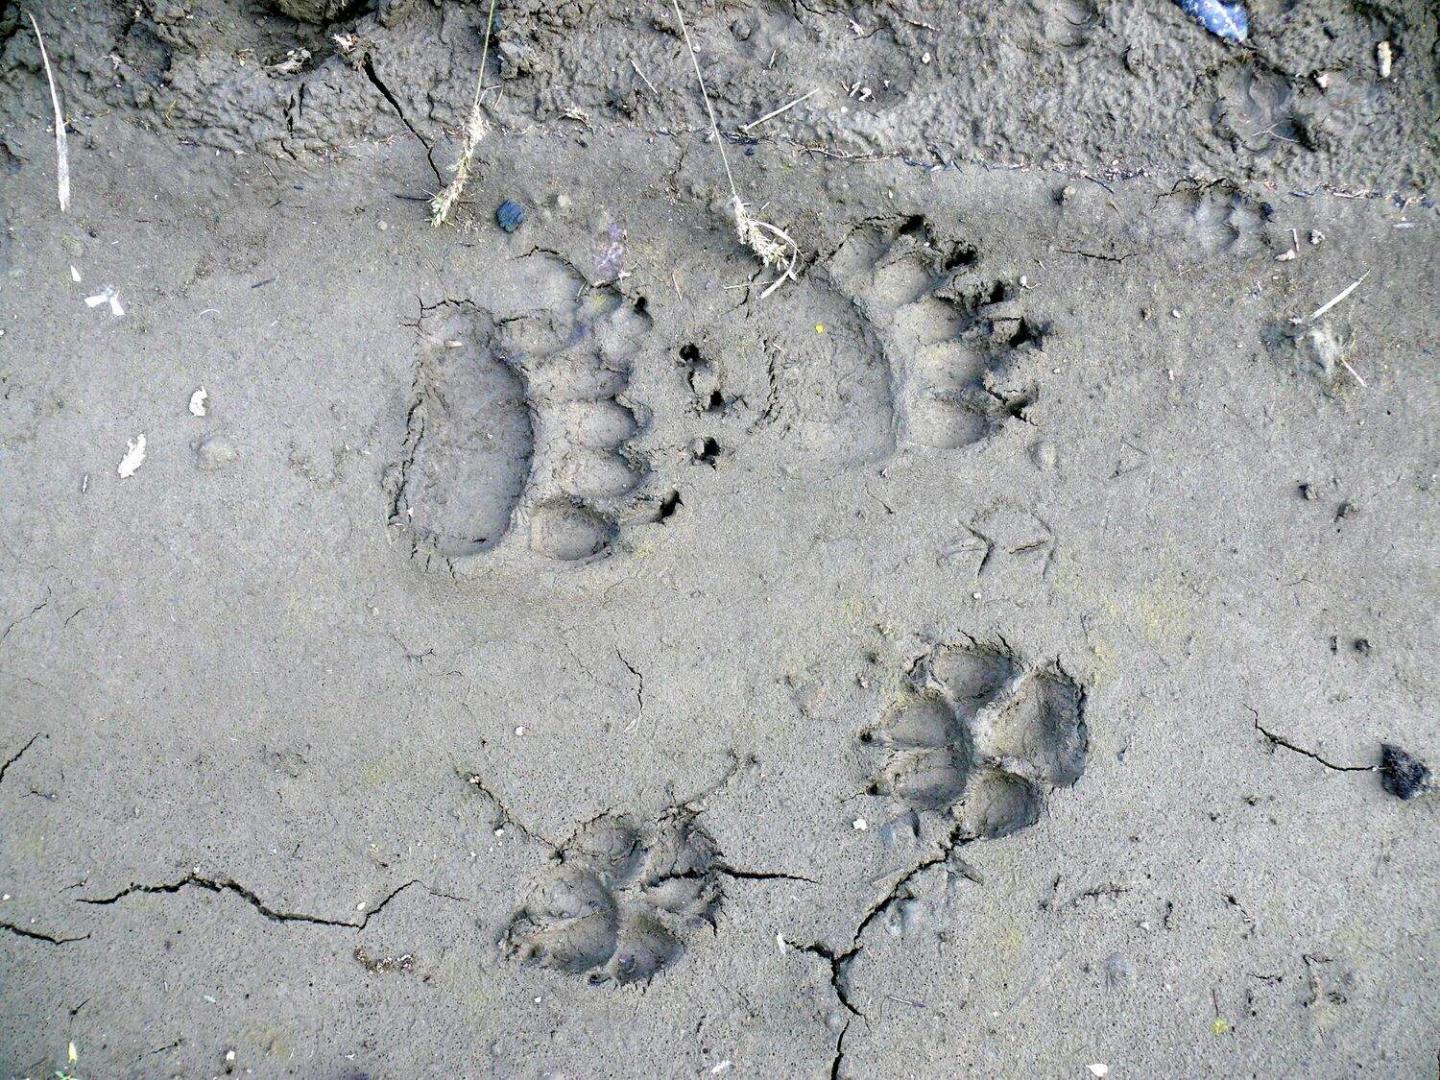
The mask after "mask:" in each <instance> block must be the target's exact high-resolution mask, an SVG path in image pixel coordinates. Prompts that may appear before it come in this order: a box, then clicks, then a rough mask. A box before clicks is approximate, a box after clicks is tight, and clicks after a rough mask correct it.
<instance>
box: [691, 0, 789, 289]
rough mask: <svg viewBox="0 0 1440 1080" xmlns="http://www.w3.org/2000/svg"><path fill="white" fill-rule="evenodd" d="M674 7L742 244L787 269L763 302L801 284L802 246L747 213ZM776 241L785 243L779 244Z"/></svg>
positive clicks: (765, 261) (768, 262)
mask: <svg viewBox="0 0 1440 1080" xmlns="http://www.w3.org/2000/svg"><path fill="white" fill-rule="evenodd" d="M670 3H671V5H672V6H673V7H674V8H675V18H676V20H677V21H678V22H679V23H680V35H681V37H682V39H683V40H684V42H685V51H686V52H687V53H688V54H689V55H690V63H691V65H692V66H693V67H694V68H695V81H696V82H698V83H699V84H700V98H701V100H703V101H704V102H705V115H706V116H708V117H709V118H710V136H711V138H713V139H714V140H715V148H716V149H717V150H719V151H720V163H721V164H722V165H724V166H725V179H726V181H727V182H728V183H729V184H730V210H731V212H732V213H733V214H734V215H735V229H736V231H737V233H738V234H739V237H740V242H741V243H742V244H744V245H745V246H746V247H748V248H749V249H750V250H751V251H753V252H754V253H755V254H756V255H757V256H759V258H760V262H761V264H762V265H764V266H767V267H777V268H778V267H780V266H782V265H783V266H784V267H785V269H784V271H783V272H782V273H781V274H780V276H779V277H778V278H776V279H775V280H774V281H772V282H771V283H770V285H769V287H768V288H766V290H765V292H764V293H763V294H762V298H763V297H765V296H769V295H770V294H771V293H773V292H774V291H775V290H776V289H778V288H779V287H780V284H781V282H783V281H787V280H789V281H797V280H799V279H798V278H796V277H795V264H796V263H797V262H798V261H799V260H800V245H799V244H797V243H796V242H795V241H794V240H793V239H791V238H790V236H789V235H788V234H786V233H785V231H784V230H782V229H779V228H777V227H776V226H774V225H771V224H770V223H769V222H768V221H759V220H757V219H755V218H753V217H751V216H750V213H749V211H747V210H746V209H745V200H743V199H742V198H740V189H739V188H737V187H736V186H735V174H734V173H733V172H731V171H730V158H729V155H727V154H726V153H725V139H724V137H723V136H721V134H720V125H719V124H718V123H716V121H715V109H714V107H713V106H712V105H711V104H710V91H708V90H707V89H705V76H704V75H703V74H702V73H701V71H700V61H699V59H698V58H697V57H696V54H695V46H694V45H693V44H692V43H691V41H690V29H689V27H687V26H686V25H685V14H684V12H682V11H681V10H680V0H670ZM776 237H778V238H779V240H780V241H782V242H781V243H777V242H776V240H775V238H776ZM787 260H788V261H787Z"/></svg>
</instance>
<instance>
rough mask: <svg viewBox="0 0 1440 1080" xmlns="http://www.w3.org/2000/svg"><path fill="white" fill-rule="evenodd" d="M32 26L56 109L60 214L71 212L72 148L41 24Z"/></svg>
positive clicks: (56, 149) (33, 17) (33, 19)
mask: <svg viewBox="0 0 1440 1080" xmlns="http://www.w3.org/2000/svg"><path fill="white" fill-rule="evenodd" d="M25 14H26V15H28V16H29V17H30V25H31V26H33V27H34V28H35V41H36V44H38V45H39V46H40V60H41V62H42V63H44V65H45V81H46V82H48V83H49V84H50V104H51V105H53V106H54V108H55V186H56V188H57V189H58V193H59V195H60V212H61V213H62V214H68V213H69V212H70V148H69V146H68V145H67V143H66V141H65V114H64V112H62V111H61V109H60V92H59V91H58V90H56V89H55V72H54V71H53V70H51V68H50V54H49V53H47V52H46V51H45V39H44V38H43V37H41V36H40V24H39V23H37V22H36V21H35V16H34V15H31V14H30V12H28V11H27V12H26V13H25Z"/></svg>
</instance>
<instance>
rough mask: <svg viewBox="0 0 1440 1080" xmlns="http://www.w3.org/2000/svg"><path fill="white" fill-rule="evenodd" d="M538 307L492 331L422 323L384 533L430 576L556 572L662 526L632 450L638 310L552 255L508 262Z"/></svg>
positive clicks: (471, 311) (452, 316)
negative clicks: (489, 560) (511, 566)
mask: <svg viewBox="0 0 1440 1080" xmlns="http://www.w3.org/2000/svg"><path fill="white" fill-rule="evenodd" d="M516 263H517V265H518V266H520V267H522V268H523V269H522V270H521V271H517V273H521V274H524V275H525V276H526V277H527V278H528V280H526V281H524V282H523V283H522V284H523V285H524V286H525V290H524V294H525V295H527V296H529V297H530V298H532V300H533V301H535V302H536V303H537V307H536V308H535V309H532V310H530V311H527V312H522V313H519V314H514V315H509V316H505V317H499V316H496V315H494V314H491V313H488V312H485V311H483V310H481V309H480V308H478V307H477V306H476V305H474V304H472V303H470V302H468V301H444V302H442V303H440V304H437V305H435V306H433V307H428V308H424V309H423V310H422V314H421V319H420V322H419V323H418V327H417V328H418V330H419V334H420V339H421V345H420V355H419V357H418V358H417V360H416V363H415V373H414V379H413V384H412V387H411V392H410V402H409V410H408V414H407V422H406V435H405V444H404V450H403V453H402V455H401V459H400V461H399V463H398V464H397V465H396V466H395V467H394V468H392V469H391V470H390V472H389V474H388V475H387V478H386V488H387V491H388V492H389V495H390V500H391V501H390V524H391V526H392V527H394V528H395V529H397V530H398V531H399V532H400V533H401V534H402V535H404V536H406V537H407V538H408V539H409V542H410V547H411V553H412V555H413V556H415V557H416V558H417V559H419V560H420V561H422V562H423V563H424V564H425V565H426V566H427V568H441V569H446V570H448V571H450V572H451V573H456V572H457V571H458V570H460V569H461V568H463V567H464V566H465V565H467V560H470V559H472V558H473V557H475V556H483V555H487V554H489V553H491V552H495V551H497V550H499V549H504V550H515V549H519V550H524V551H529V552H532V553H535V554H538V555H540V556H543V557H546V558H549V559H553V560H557V561H560V562H580V561H585V560H589V559H592V558H596V557H599V556H602V555H605V554H608V553H609V552H610V551H611V550H612V548H613V546H614V544H615V542H616V540H617V539H618V537H619V535H620V533H621V531H622V530H623V529H624V528H625V527H626V526H628V525H630V524H634V523H637V522H641V521H654V520H656V519H657V518H659V517H660V516H661V514H662V504H663V502H664V499H663V497H659V496H655V495H652V494H651V493H650V492H649V491H648V485H647V481H648V480H649V477H650V468H649V465H648V464H647V462H646V461H645V460H644V458H643V456H642V455H641V454H640V453H639V452H638V451H637V450H635V449H634V447H633V445H632V444H633V442H634V440H635V439H636V438H637V437H638V436H639V435H640V434H641V432H642V431H643V429H644V428H645V426H646V423H647V422H648V416H647V415H646V413H645V410H644V409H643V407H641V406H639V405H637V404H635V403H633V402H631V401H629V399H628V397H627V391H628V389H629V385H630V363H631V357H633V356H634V355H635V353H636V352H637V351H638V349H639V348H640V347H641V344H642V342H643V340H644V338H645V336H646V334H647V333H648V332H649V330H650V326H651V320H650V317H649V315H648V314H647V313H646V312H645V310H644V302H643V300H641V301H638V302H634V303H632V302H630V301H628V300H626V299H625V298H624V297H622V296H621V295H620V294H619V293H618V292H616V291H615V290H614V289H613V288H609V287H599V288H592V287H589V286H588V285H587V284H586V282H585V281H584V280H583V279H582V278H581V277H580V276H579V275H578V274H576V273H575V272H574V271H573V270H572V269H571V268H570V267H569V266H567V265H566V264H564V263H563V262H561V261H560V260H559V259H556V258H554V257H552V256H550V255H546V254H536V255H531V256H529V257H526V258H522V259H519V260H516Z"/></svg>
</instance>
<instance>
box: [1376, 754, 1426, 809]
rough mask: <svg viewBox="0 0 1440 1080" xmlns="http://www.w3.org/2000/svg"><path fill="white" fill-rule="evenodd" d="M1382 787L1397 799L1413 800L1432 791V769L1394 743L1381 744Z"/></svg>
mask: <svg viewBox="0 0 1440 1080" xmlns="http://www.w3.org/2000/svg"><path fill="white" fill-rule="evenodd" d="M1380 785H1381V786H1382V787H1383V788H1384V789H1385V790H1386V791H1388V792H1389V793H1390V794H1391V795H1394V796H1395V797H1396V798H1397V799H1413V798H1415V796H1416V795H1420V794H1422V793H1424V792H1426V791H1428V790H1429V789H1430V769H1429V767H1428V766H1427V765H1426V764H1425V763H1424V762H1423V761H1421V760H1420V759H1419V758H1417V757H1415V756H1414V755H1413V754H1410V753H1409V752H1408V751H1405V750H1402V749H1401V748H1400V747H1398V746H1396V745H1395V744H1394V743H1381V744H1380Z"/></svg>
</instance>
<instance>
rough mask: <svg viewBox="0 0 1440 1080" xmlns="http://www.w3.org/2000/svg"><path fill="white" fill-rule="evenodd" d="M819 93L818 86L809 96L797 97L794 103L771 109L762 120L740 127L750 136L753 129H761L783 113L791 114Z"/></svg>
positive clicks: (752, 121)
mask: <svg viewBox="0 0 1440 1080" xmlns="http://www.w3.org/2000/svg"><path fill="white" fill-rule="evenodd" d="M819 92H820V88H819V87H818V86H817V87H816V88H815V89H814V90H811V91H810V92H809V93H808V94H801V95H800V96H799V97H797V98H796V99H795V100H794V101H787V102H786V103H785V104H784V105H781V106H780V107H779V108H778V109H771V110H770V111H769V112H768V113H766V114H765V115H764V116H762V117H760V119H758V120H751V121H750V123H748V124H741V125H740V130H741V131H743V132H745V133H746V134H749V132H750V129H751V128H753V127H759V126H760V125H761V124H763V123H765V121H766V120H773V119H775V117H777V116H779V115H780V114H781V113H783V112H789V111H790V110H791V109H793V108H794V107H795V106H796V105H799V104H800V103H801V102H802V101H805V100H807V99H809V98H812V97H814V96H815V95H816V94H818V93H819Z"/></svg>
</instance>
